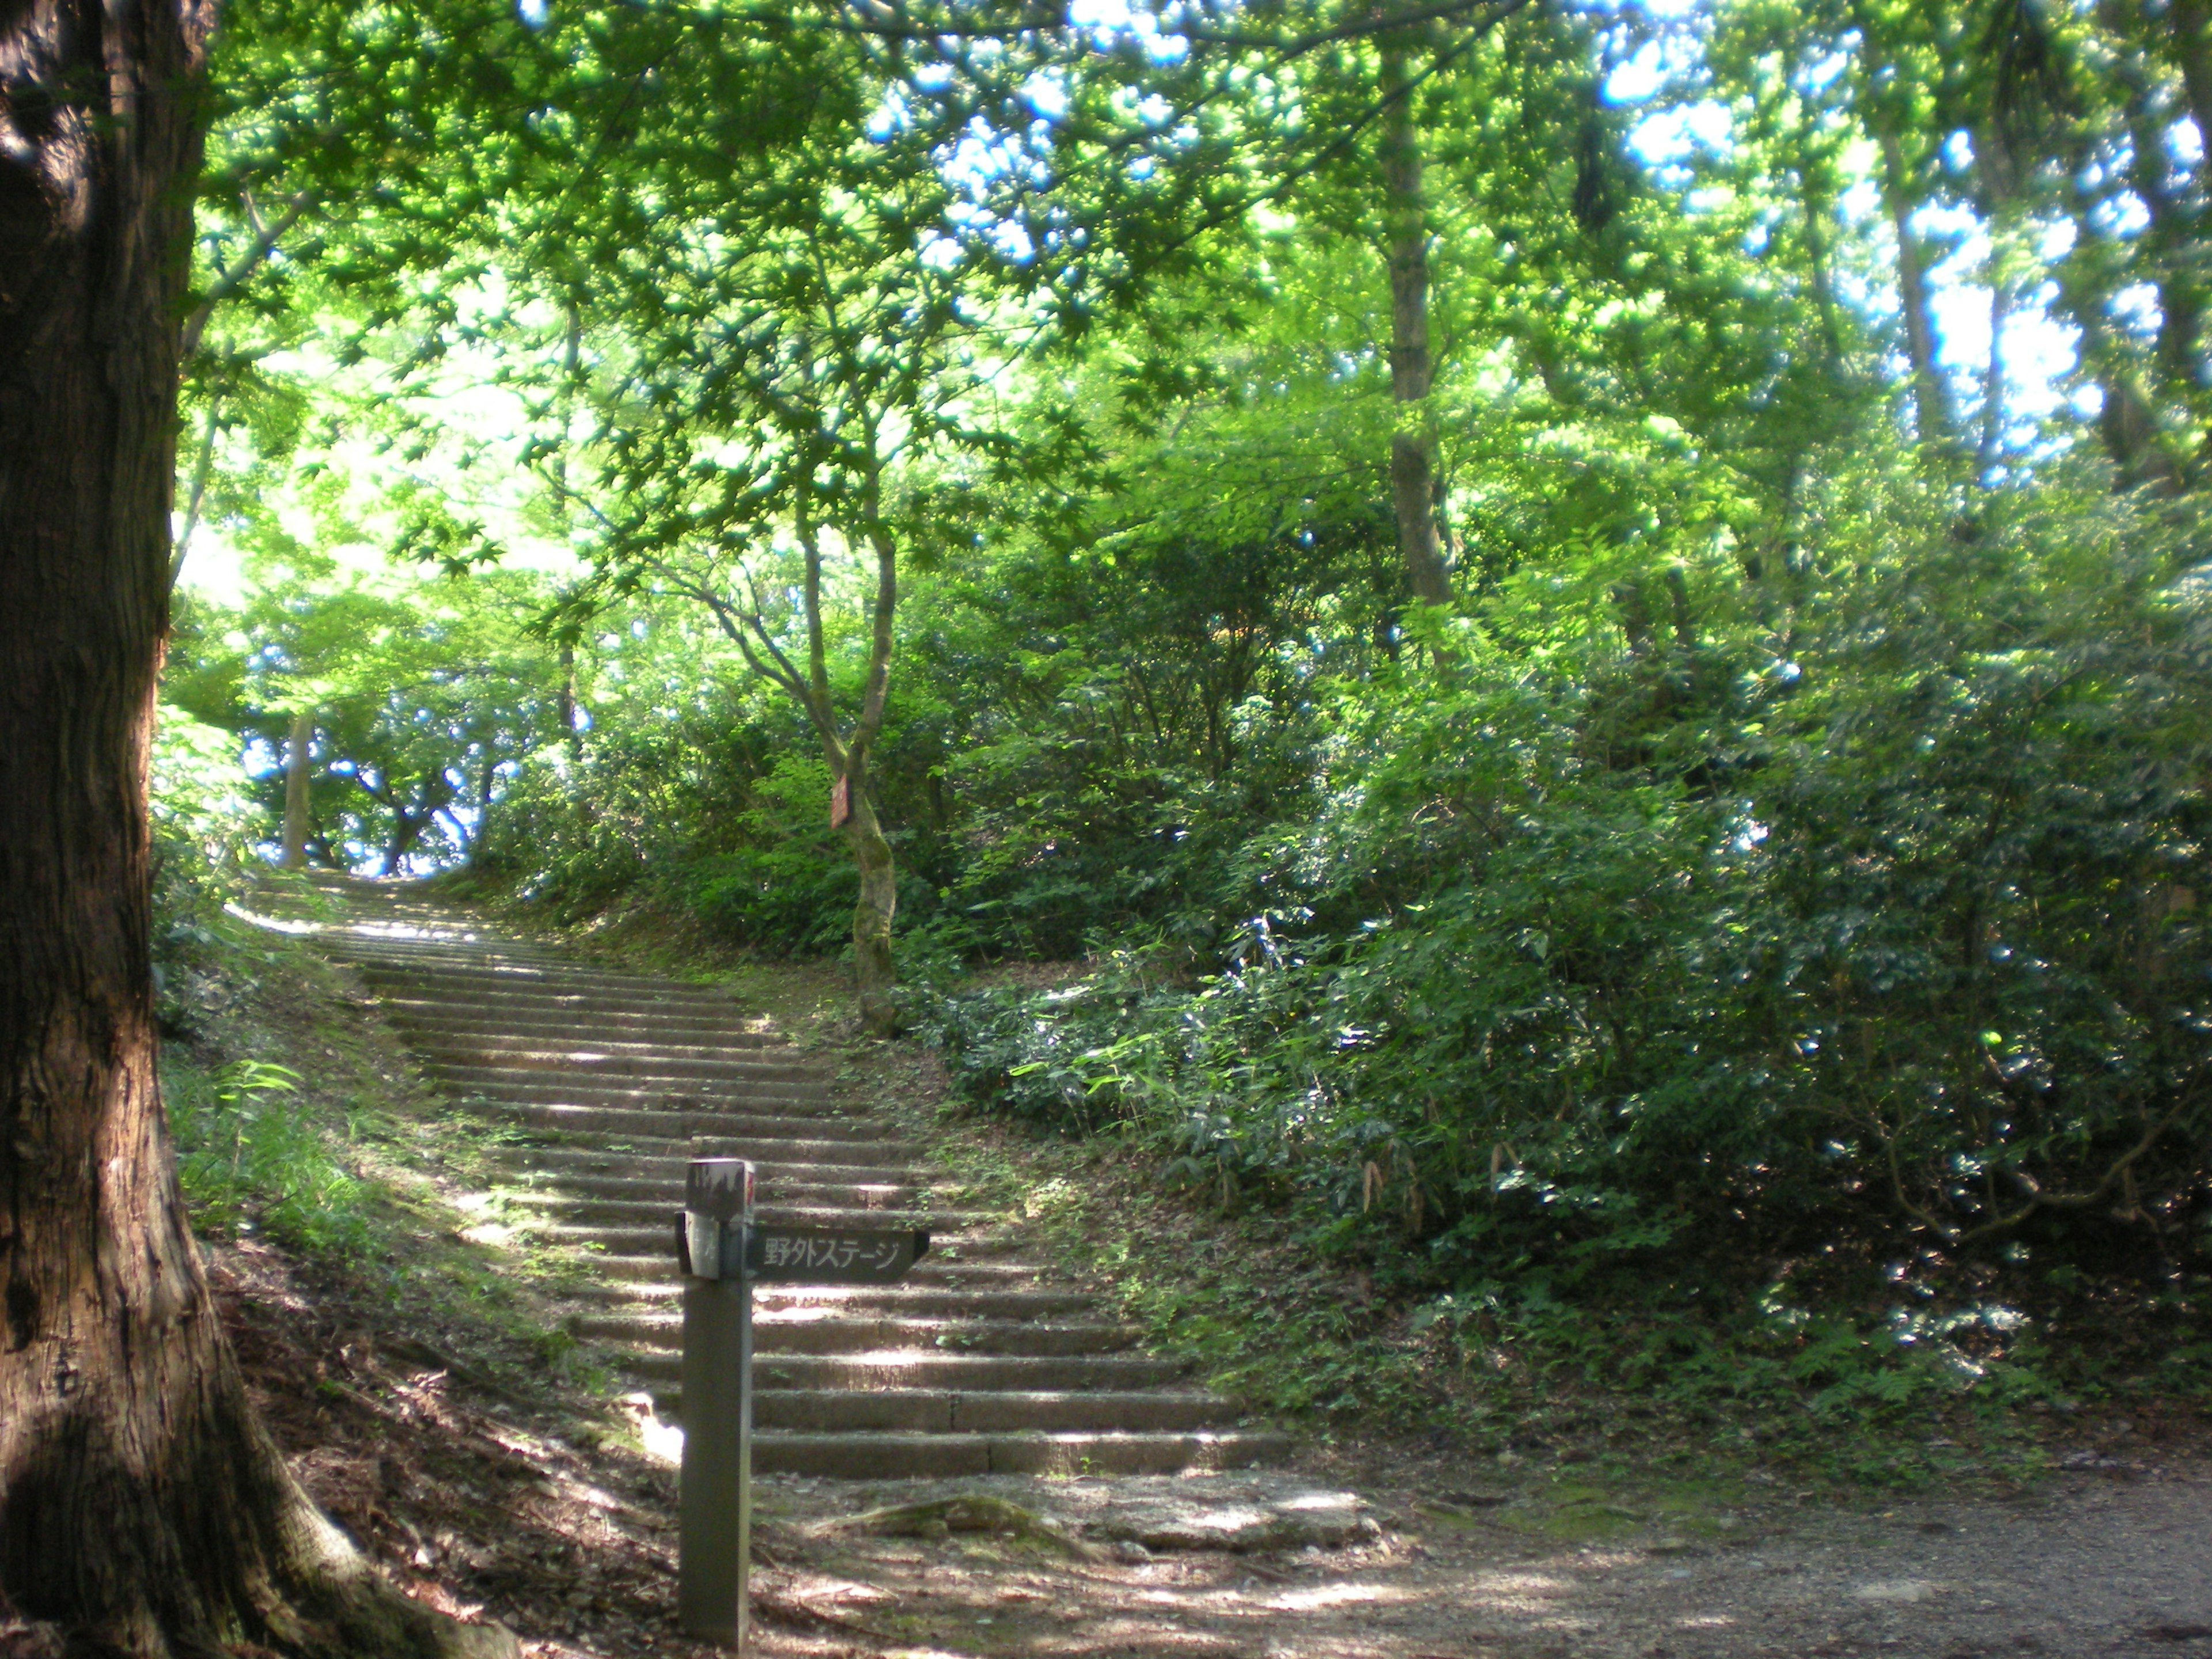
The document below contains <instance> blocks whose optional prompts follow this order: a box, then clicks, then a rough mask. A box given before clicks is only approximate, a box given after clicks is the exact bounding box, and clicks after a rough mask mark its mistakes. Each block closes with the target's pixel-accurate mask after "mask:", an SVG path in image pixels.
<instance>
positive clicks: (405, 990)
mask: <svg viewBox="0 0 2212 1659" xmlns="http://www.w3.org/2000/svg"><path fill="white" fill-rule="evenodd" d="M362 980H363V981H365V982H366V983H367V984H368V987H369V989H370V991H371V992H372V993H374V995H375V997H376V999H377V1000H378V1001H380V1002H388V1003H390V1004H392V1006H395V1007H398V1008H411V1007H414V1006H418V1005H430V1006H441V1007H447V1008H465V1009H466V1010H467V1011H468V1012H469V1013H470V1014H471V1017H472V1018H477V1019H489V1018H495V1017H497V1016H499V1015H502V1014H508V1013H517V1014H522V1015H525V1016H528V1017H533V1018H546V1019H553V1018H559V1017H561V1016H562V1015H563V1014H570V1013H581V1014H587V1015H591V1016H593V1017H595V1018H596V1017H597V1016H599V1015H601V1014H609V1013H614V1014H649V1015H656V1016H661V1017H665V1018H670V1019H677V1018H687V1019H694V1020H698V1021H701V1022H702V1023H703V1024H707V1025H708V1026H710V1027H712V1028H714V1029H715V1030H731V1031H741V1030H746V1029H747V1028H748V1023H749V1021H750V1018H751V1016H750V1015H748V1014H747V1013H746V1012H745V1011H744V1009H742V1008H740V1007H738V1006H737V1005H736V1004H734V1003H726V1002H722V1001H720V1000H715V1001H707V1000H702V999H699V998H696V997H687V998H670V997H664V996H659V995H657V994H651V993H646V994H629V993H621V994H617V993H614V992H605V991H586V990H562V989H561V988H560V987H559V985H558V984H557V983H556V984H552V985H545V986H530V987H525V986H520V985H510V986H504V987H494V986H485V985H471V986H467V987H460V986H454V985H444V984H437V983H433V982H430V981H427V980H425V979H423V978H422V977H421V976H420V975H407V976H404V977H400V976H395V975H389V974H383V973H378V972H374V971H371V970H368V969H363V970H362Z"/></svg>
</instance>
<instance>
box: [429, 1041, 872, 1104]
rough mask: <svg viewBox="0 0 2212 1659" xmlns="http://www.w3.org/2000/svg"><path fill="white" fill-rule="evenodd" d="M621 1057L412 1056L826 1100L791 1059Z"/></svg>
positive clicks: (639, 1049)
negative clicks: (754, 1088)
mask: <svg viewBox="0 0 2212 1659" xmlns="http://www.w3.org/2000/svg"><path fill="white" fill-rule="evenodd" d="M625 1047H626V1048H628V1049H629V1052H626V1053H620V1054H617V1053H614V1052H611V1051H610V1050H608V1049H605V1048H592V1047H591V1046H590V1045H588V1044H585V1043H575V1044H565V1043H564V1044H562V1045H559V1046H557V1047H553V1046H531V1047H525V1046H523V1045H522V1044H520V1043H519V1042H517V1043H508V1044H500V1043H497V1042H484V1041H483V1040H481V1039H478V1038H475V1037H471V1038H468V1039H467V1040H465V1041H462V1042H447V1041H445V1040H444V1039H442V1038H436V1039H431V1038H424V1039H420V1040H418V1042H417V1043H416V1048H417V1051H418V1052H419V1053H420V1054H422V1056H423V1057H424V1058H425V1059H426V1060H428V1062H429V1063H430V1064H431V1065H433V1066H437V1067H439V1068H441V1069H445V1068H453V1069H460V1070H471V1071H485V1072H514V1073H539V1072H542V1073H544V1074H546V1075H547V1076H549V1077H560V1078H571V1077H574V1078H593V1079H600V1078H604V1079H608V1080H609V1081H610V1082H611V1083H612V1084H613V1085H615V1086H617V1087H635V1086H636V1085H632V1084H630V1083H629V1082H628V1081H627V1080H628V1079H632V1078H636V1079H642V1080H644V1081H647V1082H650V1083H654V1084H665V1085H670V1086H671V1087H682V1086H684V1085H687V1084H689V1083H692V1082H713V1083H735V1084H744V1085H768V1086H769V1088H771V1089H777V1088H779V1087H780V1086H781V1087H782V1088H788V1089H790V1090H791V1091H792V1092H793V1093H794V1094H798V1095H801V1096H818V1097H822V1098H825V1099H826V1098H827V1097H828V1096H829V1079H828V1078H826V1077H824V1076H823V1074H822V1072H821V1070H820V1068H819V1067H817V1066H809V1065H806V1064H804V1063H802V1062H799V1061H796V1060H778V1059H773V1058H763V1057H761V1056H760V1055H758V1054H755V1055H752V1056H751V1057H750V1058H747V1057H742V1056H741V1057H738V1058H734V1059H730V1058H721V1057H702V1051H700V1050H698V1049H696V1048H694V1049H691V1050H690V1051H688V1052H687V1051H684V1050H680V1049H673V1048H653V1047H652V1046H651V1045H649V1044H629V1045H625Z"/></svg>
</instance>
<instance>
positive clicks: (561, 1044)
mask: <svg viewBox="0 0 2212 1659" xmlns="http://www.w3.org/2000/svg"><path fill="white" fill-rule="evenodd" d="M480 1024H481V1022H480ZM405 1029H406V1030H407V1032H408V1035H409V1037H410V1040H411V1042H413V1044H414V1046H415V1047H416V1048H420V1049H422V1050H425V1051H427V1052H428V1053H430V1054H440V1055H452V1056H460V1055H468V1054H481V1055H483V1056H484V1059H483V1061H482V1062H481V1063H483V1064H484V1065H500V1066H505V1065H556V1066H557V1065H568V1064H572V1063H584V1064H594V1063H611V1062H613V1061H616V1060H630V1061H641V1062H644V1063H646V1064H647V1065H657V1064H659V1063H660V1062H663V1061H667V1062H673V1063H681V1064H684V1065H709V1066H739V1067H742V1068H743V1071H744V1075H746V1076H786V1077H795V1078H804V1079H810V1080H813V1081H817V1082H818V1081H823V1080H824V1079H823V1072H822V1068H821V1067H820V1066H817V1065H815V1064H813V1063H812V1062H811V1061H809V1060H805V1059H803V1058H801V1057H800V1056H799V1051H798V1050H796V1049H794V1048H789V1047H785V1048H768V1047H766V1046H765V1045H763V1044H761V1043H757V1042H741V1041H738V1040H737V1039H734V1038H732V1039H724V1038H720V1037H712V1036H707V1035H705V1034H703V1033H700V1034H694V1033H669V1034H663V1035H660V1036H653V1037H644V1038H641V1037H640V1036H637V1035H636V1034H635V1033H634V1032H633V1033H625V1034H623V1035H621V1036H605V1037H600V1036H592V1035H589V1034H587V1033H585V1032H581V1031H579V1030H575V1029H574V1027H573V1026H572V1027H570V1028H568V1030H561V1029H559V1028H558V1027H557V1026H556V1025H554V1024H551V1023H550V1022H548V1024H546V1026H545V1027H544V1029H543V1030H539V1031H535V1032H526V1031H516V1030H512V1029H511V1028H508V1027H506V1026H503V1025H501V1024H485V1025H484V1027H483V1029H482V1030H470V1031H457V1030H453V1028H452V1027H451V1026H449V1025H436V1024H428V1023H427V1022H426V1023H423V1024H416V1023H415V1022H413V1021H409V1022H407V1024H406V1027H405ZM494 1056H496V1057H497V1058H494Z"/></svg>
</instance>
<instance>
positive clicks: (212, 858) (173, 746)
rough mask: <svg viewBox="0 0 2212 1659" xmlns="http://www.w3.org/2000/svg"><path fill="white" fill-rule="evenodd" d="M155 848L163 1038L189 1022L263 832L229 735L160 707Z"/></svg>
mask: <svg viewBox="0 0 2212 1659" xmlns="http://www.w3.org/2000/svg"><path fill="white" fill-rule="evenodd" d="M148 787H149V794H150V796H151V799H152V807H153V811H152V829H153V843H154V890H153V903H154V989H155V1000H156V1005H157V1008H158V1011H159V1013H160V1017H161V1024H162V1025H163V1027H164V1029H166V1030H169V1031H172V1032H179V1031H182V1030H187V1029H189V1028H190V1026H191V1024H192V1023H193V1020H194V1018H195V1010H194V1006H193V1004H194V999H193V995H192V984H193V981H195V980H196V979H198V978H202V977H204V976H205V975H209V974H210V973H212V972H213V971H214V970H215V969H216V968H217V966H218V963H219V958H220V957H221V954H222V953H221V950H220V939H219V937H218V933H219V930H220V929H221V927H222V925H223V924H222V907H223V905H224V903H225V902H227V901H228V900H229V899H230V898H232V897H234V896H235V895H236V894H237V892H238V891H239V890H240V885H241V884H242V881H243V878H244V873H245V861H246V858H247V857H248V855H249V853H250V850H251V848H252V846H253V845H254V843H255V842H258V841H259V840H260V839H261V836H263V834H264V833H265V820H264V816H263V814H262V812H261V811H260V810H259V808H258V806H257V805H255V804H254V802H253V801H252V799H250V797H249V794H248V793H247V790H246V785H245V780H244V779H243V778H242V777H241V776H240V773H239V769H238V757H237V745H236V743H235V741H234V739H233V738H232V737H231V735H230V734H229V733H228V732H223V731H222V730H220V729H219V728H217V727H215V726H207V725H204V724H203V723H202V722H200V721H198V720H194V719H193V718H192V717H191V715H189V714H185V712H184V711H183V710H181V709H179V708H173V707H171V706H170V705H168V704H167V703H164V704H163V705H161V708H159V709H158V710H157V712H156V715H155V722H154V752H153V757H152V761H151V764H150V766H149V778H148Z"/></svg>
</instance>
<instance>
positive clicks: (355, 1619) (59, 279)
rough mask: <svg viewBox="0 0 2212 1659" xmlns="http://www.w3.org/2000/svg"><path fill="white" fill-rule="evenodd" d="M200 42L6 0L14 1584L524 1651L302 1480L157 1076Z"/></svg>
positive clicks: (144, 1619)
mask: <svg viewBox="0 0 2212 1659" xmlns="http://www.w3.org/2000/svg"><path fill="white" fill-rule="evenodd" d="M212 22H213V9H212V7H211V6H210V5H208V4H206V3H204V0H105V3H101V4H94V3H92V0H16V3H14V4H11V5H9V6H8V7H6V8H4V9H0V120H4V121H5V123H6V125H7V131H8V142H7V143H6V144H5V145H4V146H0V711H4V713H0V720H4V722H5V724H4V727H0V1590H4V1592H5V1594H6V1595H7V1596H8V1598H9V1600H10V1601H12V1602H13V1603H14V1604H15V1607H16V1608H17V1609H18V1610H19V1611H21V1613H24V1614H25V1615H27V1617H29V1618H32V1619H34V1620H49V1621H53V1622H55V1623H57V1624H58V1625H60V1626H63V1627H64V1631H65V1632H66V1634H65V1638H64V1639H65V1642H66V1644H67V1650H68V1651H69V1652H70V1653H72V1654H82V1655H88V1656H89V1655H94V1654H97V1655H101V1656H131V1659H139V1656H143V1659H161V1656H167V1655H172V1654H176V1655H183V1654H192V1655H211V1654H215V1653H217V1652H235V1651H238V1650H240V1649H242V1648H246V1647H248V1646H252V1647H254V1648H258V1649H261V1650H266V1651H270V1652H281V1653H295V1654H303V1653H315V1654H328V1655H331V1656H337V1655H339V1654H397V1653H400V1652H408V1653H412V1654H430V1653H436V1652H439V1651H448V1652H451V1651H459V1650H462V1649H463V1647H464V1646H465V1645H473V1646H475V1647H476V1649H477V1650H478V1651H482V1652H487V1653H489V1652H500V1651H504V1652H512V1651H513V1638H511V1637H505V1632H496V1633H494V1632H492V1631H489V1630H479V1631H477V1632H475V1633H474V1635H473V1636H472V1637H470V1638H455V1637H454V1635H453V1632H455V1631H457V1630H458V1628H459V1627H457V1626H453V1625H451V1624H450V1622H449V1621H447V1620H443V1619H442V1618H440V1617H439V1616H438V1615H436V1614H434V1613H430V1612H429V1611H428V1609H426V1608H423V1607H418V1606H417V1605H416V1604H415V1603H413V1602H411V1601H407V1600H405V1599H404V1598H403V1597H401V1596H399V1595H398V1594H397V1593H396V1592H394V1591H392V1589H390V1588H389V1587H388V1586H386V1585H385V1584H384V1583H383V1582H382V1581H381V1580H380V1578H378V1577H376V1576H375V1574H374V1572H373V1571H372V1570H371V1569H370V1568H369V1567H368V1565H366V1564H365V1563H364V1562H363V1561H362V1559H360V1558H359V1557H358V1556H357V1555H356V1554H355V1553H354V1552H353V1550H352V1549H351V1547H349V1546H348V1545H347V1544H346V1543H345V1541H344V1540H343V1538H342V1537H341V1535H340V1534H338V1533H337V1529H336V1528H333V1527H331V1525H330V1523H329V1522H326V1521H325V1520H324V1519H323V1518H322V1516H319V1514H317V1513H316V1511H315V1510H314V1509H313V1506H312V1505H311V1504H308V1503H307V1500H306V1498H304V1497H303V1496H302V1494H301V1492H300V1490H299V1487H298V1486H296V1484H295V1482H294V1481H293V1480H292V1478H291V1476H290V1474H289V1472H288V1471H287V1470H286V1468H285V1466H284V1462H283V1457H282V1456H281V1455H279V1454H278V1452H277V1450H276V1446H275V1444H274V1443H272V1442H271V1441H270V1438H269V1437H268V1435H267V1433H266V1432H265V1431H264V1430H263V1428H262V1427H261V1426H260V1425H259V1423H258V1420H257V1419H255V1417H254V1414H253V1412H252V1407H251V1404H250V1403H249V1401H248V1400H247V1397H246V1390H245V1386H244V1383H243V1382H242V1380H241V1378H240V1375H239V1371H238V1367H237V1364H236V1363H235V1361H234V1359H233V1358H232V1355H231V1352H230V1349H229V1346H228V1342H227V1341H226V1340H224V1337H223V1334H222V1326H221V1324H220V1322H219V1321H218V1320H217V1318H216V1311H215V1309H214V1306H213V1305H212V1303H211V1300H210V1293H209V1289H208V1284H207V1279H206V1277H205V1275H204V1273H203V1271H202V1269H201V1265H200V1259H199V1255H198V1253H197V1250H196V1249H195V1248H194V1246H193V1244H192V1241H191V1235H190V1232H189V1231H188V1230H187V1227H186V1224H185V1211H184V1204H183V1200H182V1197H181V1194H179V1190H178V1186H177V1179H176V1165H175V1159H174V1156H173V1149H172V1146H171V1144H170V1140H169V1136H168V1129H167V1122H166V1120H165V1118H164V1116H163V1114H162V1111H161V1100H160V1097H159V1094H158V1092H157V1090H156V1085H155V1025H154V1008H153V976H152V968H151V965H150V961H149V954H148V944H149V932H150V927H151V915H150V900H149V891H148V854H149V836H148V830H147V822H146V761H147V746H148V741H149V735H150V732H151V730H152V724H153V712H154V695H155V672H156V669H157V667H158V665H159V662H160V658H161V641H162V636H163V634H164V632H165V630H166V628H167V595H168V574H169V539H170V520H169V511H170V504H171V496H172V494H173V489H174V487H175V465H176V457H175V449H174V439H173V431H174V425H175V421H176V398H177V362H178V349H179V340H178V329H179V315H180V313H181V310H182V301H183V298H184V290H185V260H184V252H185V236H186V233H187V229H188V217H187V215H188V212H189V201H190V192H189V189H188V186H189V184H190V181H191V178H192V175H193V173H194V172H195V170H196V168H197V165H198V160H199V141H198V136H197V125H196V110H195V107H194V99H195V96H196V94H197V86H198V82H199V76H200V70H201V67H202V64H203V61H204V49H205V44H206V39H207V34H208V31H209V29H210V27H211V25H212ZM500 1638H505V1640H504V1641H501V1639H500Z"/></svg>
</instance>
